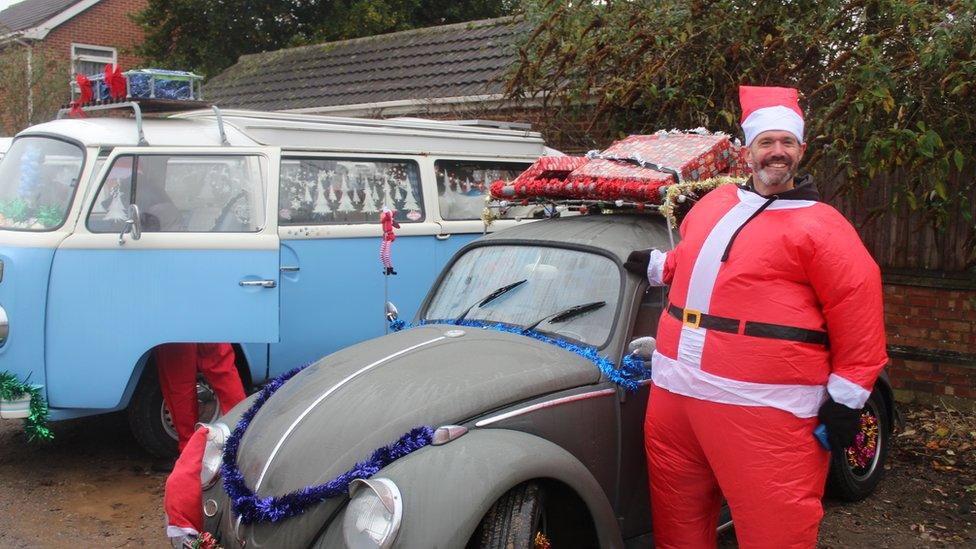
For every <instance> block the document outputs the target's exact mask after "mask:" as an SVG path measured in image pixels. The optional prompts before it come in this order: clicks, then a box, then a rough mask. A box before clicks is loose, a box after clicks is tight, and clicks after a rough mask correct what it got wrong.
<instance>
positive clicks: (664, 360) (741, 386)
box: [651, 351, 827, 418]
mask: <svg viewBox="0 0 976 549" xmlns="http://www.w3.org/2000/svg"><path fill="white" fill-rule="evenodd" d="M651 372H652V373H651V379H652V380H653V381H654V384H655V385H657V386H658V387H660V388H662V389H667V390H668V391H671V392H672V393H677V394H679V395H685V396H688V397H692V398H697V399H701V400H708V401H710V402H721V403H723V404H735V405H738V406H768V407H770V408H776V409H778V410H783V411H785V412H789V413H791V414H793V415H794V416H796V417H799V418H808V417H816V416H817V411H818V410H819V409H820V405H821V404H823V402H824V401H825V400H826V399H827V388H826V387H824V386H823V385H787V384H781V383H754V382H751V381H739V380H735V379H728V378H725V377H721V376H717V375H715V374H710V373H708V372H705V371H702V369H701V368H700V367H698V366H689V365H685V364H682V363H681V362H679V361H677V360H674V359H673V358H668V357H666V356H664V355H662V354H661V353H659V352H657V351H654V355H653V358H652V359H651Z"/></svg>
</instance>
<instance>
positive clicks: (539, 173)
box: [491, 156, 589, 200]
mask: <svg viewBox="0 0 976 549" xmlns="http://www.w3.org/2000/svg"><path fill="white" fill-rule="evenodd" d="M587 162H589V159H587V158H584V157H581V156H543V157H541V158H539V159H538V160H536V161H535V163H534V164H532V165H531V166H529V167H528V168H526V170H525V171H524V172H522V173H521V174H519V176H518V177H517V178H515V180H513V181H504V180H498V181H495V182H494V183H492V184H491V196H492V197H493V198H497V199H501V200H511V199H522V198H544V197H564V198H566V197H569V196H572V195H571V194H566V193H567V191H566V190H565V189H564V188H563V187H564V184H565V182H566V178H567V177H569V174H571V173H572V172H573V170H576V169H578V168H580V167H582V166H584V165H586V163H587Z"/></svg>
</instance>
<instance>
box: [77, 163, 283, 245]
mask: <svg viewBox="0 0 976 549" xmlns="http://www.w3.org/2000/svg"><path fill="white" fill-rule="evenodd" d="M266 164H267V161H266V160H265V159H264V158H263V157H260V156H254V155H251V156H191V155H186V156H170V155H144V156H120V157H118V158H116V159H115V162H113V164H112V167H111V168H110V169H109V171H108V174H107V175H106V177H105V180H104V181H103V182H102V187H101V189H99V192H98V196H97V198H96V199H95V202H94V204H92V208H91V211H90V212H89V214H88V219H87V226H88V230H90V231H92V232H118V231H120V230H121V229H122V226H123V224H124V223H125V219H126V215H127V214H126V212H127V209H128V206H129V204H136V205H137V206H138V207H139V218H140V219H139V220H140V222H141V224H142V231H143V232H147V233H152V232H208V233H209V232H257V231H260V230H261V229H262V228H263V226H264V203H265V198H264V188H265V187H264V174H265V172H266V170H265V166H266Z"/></svg>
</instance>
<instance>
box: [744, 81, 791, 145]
mask: <svg viewBox="0 0 976 549" xmlns="http://www.w3.org/2000/svg"><path fill="white" fill-rule="evenodd" d="M739 103H740V104H741V105H742V131H743V132H745V134H746V146H749V145H751V144H752V140H753V139H755V138H756V136H757V135H759V134H761V133H762V132H766V131H770V130H782V131H788V132H790V133H792V134H793V135H795V136H796V138H797V140H798V141H799V142H800V143H803V111H801V110H800V102H799V94H798V93H797V91H796V88H777V87H772V86H739Z"/></svg>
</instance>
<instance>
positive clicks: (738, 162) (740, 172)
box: [729, 145, 752, 178]
mask: <svg viewBox="0 0 976 549" xmlns="http://www.w3.org/2000/svg"><path fill="white" fill-rule="evenodd" d="M747 150H748V149H747V147H746V146H744V145H733V146H732V157H731V159H730V160H731V162H730V163H729V175H730V176H732V177H743V178H744V177H749V176H750V175H752V168H751V167H749V162H748V161H747V160H746V151H747Z"/></svg>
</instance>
